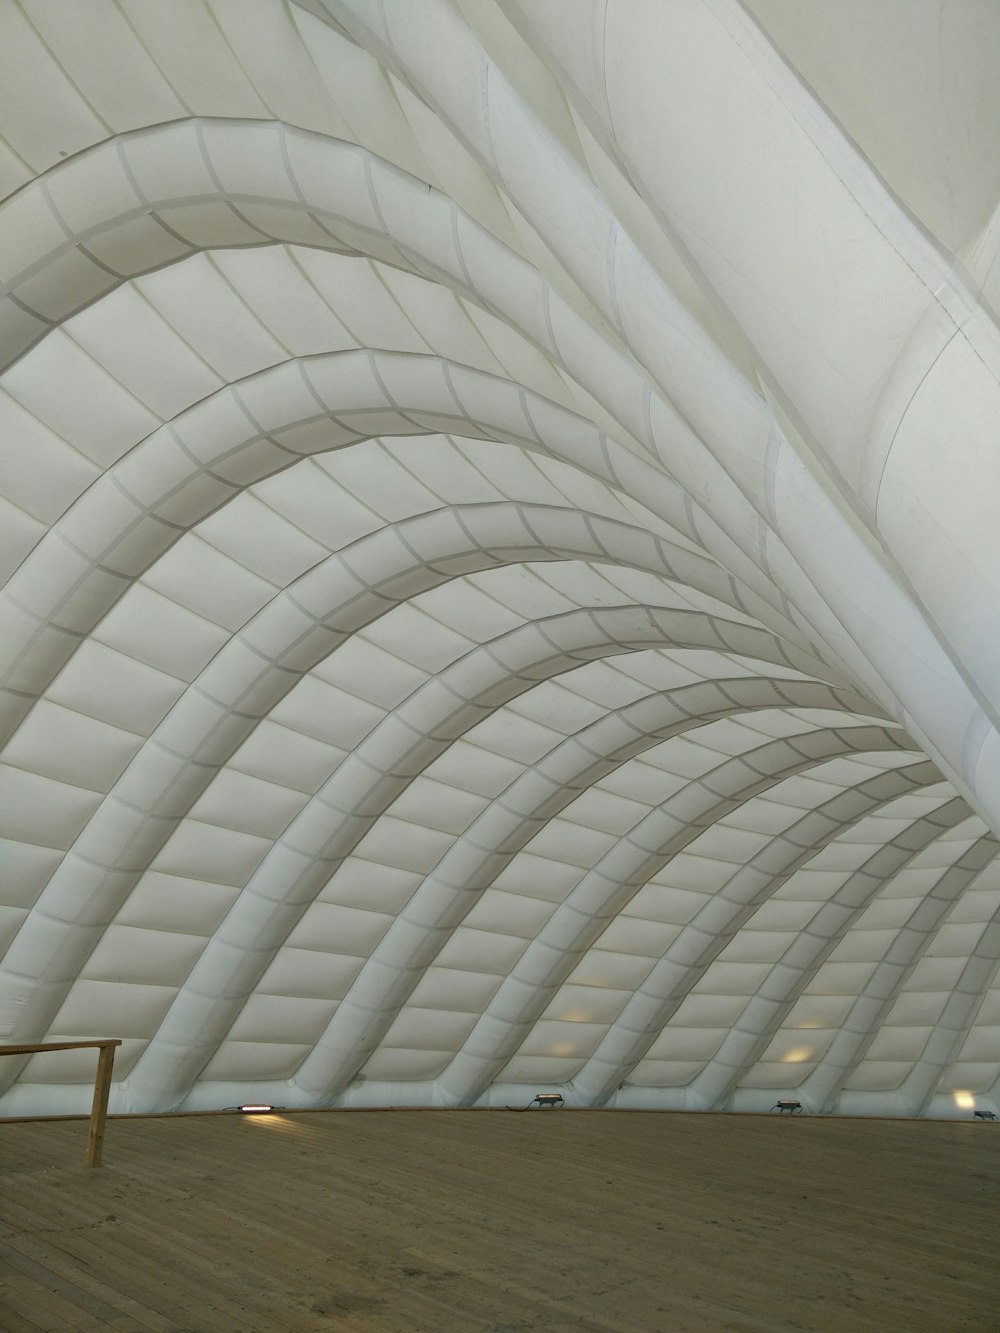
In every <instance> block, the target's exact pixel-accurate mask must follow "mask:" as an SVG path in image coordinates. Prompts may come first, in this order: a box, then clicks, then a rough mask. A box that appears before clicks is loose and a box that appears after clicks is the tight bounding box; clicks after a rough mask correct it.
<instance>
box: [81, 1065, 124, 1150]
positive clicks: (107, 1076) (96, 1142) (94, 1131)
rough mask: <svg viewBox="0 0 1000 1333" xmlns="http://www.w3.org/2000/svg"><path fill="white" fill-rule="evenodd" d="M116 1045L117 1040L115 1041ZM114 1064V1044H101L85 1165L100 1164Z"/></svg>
mask: <svg viewBox="0 0 1000 1333" xmlns="http://www.w3.org/2000/svg"><path fill="white" fill-rule="evenodd" d="M115 1045H117V1042H116V1043H115ZM114 1064H115V1048H114V1046H110V1045H109V1046H105V1045H103V1044H102V1046H101V1051H100V1054H99V1055H98V1057H97V1077H96V1078H95V1080H94V1104H93V1106H92V1107H91V1110H90V1129H89V1130H88V1132H87V1156H86V1158H85V1160H84V1165H85V1166H100V1165H101V1149H102V1148H103V1147H104V1126H105V1124H106V1123H107V1119H108V1095H109V1094H110V1092H111V1071H112V1069H113V1068H114Z"/></svg>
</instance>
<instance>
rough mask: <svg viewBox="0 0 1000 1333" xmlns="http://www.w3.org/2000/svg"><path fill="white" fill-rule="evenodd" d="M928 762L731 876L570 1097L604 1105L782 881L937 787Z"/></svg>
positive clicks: (827, 806)
mask: <svg viewBox="0 0 1000 1333" xmlns="http://www.w3.org/2000/svg"><path fill="white" fill-rule="evenodd" d="M940 777H941V775H940V773H938V771H937V769H936V768H935V767H934V765H933V764H928V763H920V764H911V765H910V766H909V767H907V768H900V769H895V770H893V771H891V772H886V773H880V774H878V775H877V776H876V777H874V778H869V779H867V780H866V781H865V782H862V783H859V784H858V785H857V786H856V787H852V788H850V789H849V790H847V791H844V792H841V793H839V794H838V795H837V796H835V797H833V799H832V800H829V801H826V802H824V803H823V805H820V806H817V807H816V809H815V810H811V811H810V812H809V814H807V815H805V816H804V817H803V818H802V819H800V820H798V821H797V823H795V824H793V825H792V827H791V828H789V829H786V830H785V832H784V833H782V834H779V835H778V836H777V837H775V838H772V839H771V841H770V842H769V843H768V845H767V846H766V847H765V848H764V849H763V851H761V852H758V853H757V854H756V855H755V856H752V857H751V858H750V860H749V861H748V862H747V864H746V865H744V866H741V867H740V869H739V870H737V871H736V872H735V873H734V874H732V875H731V876H730V877H729V879H728V880H727V881H726V883H725V884H724V885H723V887H722V888H721V889H720V890H719V892H718V893H716V894H714V895H713V897H712V899H711V901H710V902H709V903H707V904H706V906H705V907H703V908H702V909H701V911H700V912H698V914H697V915H696V916H695V917H694V918H693V919H692V920H691V921H690V922H688V924H687V925H686V926H685V927H684V929H683V930H682V931H681V932H680V934H679V935H678V936H677V938H676V939H675V940H674V941H673V942H672V943H671V944H670V946H669V947H668V949H667V951H666V953H665V954H664V955H663V957H662V958H661V959H660V961H659V962H658V963H657V964H656V966H655V967H654V968H653V970H652V971H651V972H650V974H649V976H648V977H647V978H646V979H645V981H644V982H643V983H642V986H641V987H640V988H639V989H638V990H637V991H636V993H635V995H634V996H633V998H632V999H631V1000H630V1001H629V1002H628V1004H626V1006H625V1008H624V1009H623V1011H622V1013H621V1014H620V1016H619V1018H618V1020H617V1021H616V1023H615V1025H614V1027H613V1028H612V1029H611V1031H610V1032H609V1033H608V1034H607V1035H606V1036H605V1037H604V1039H603V1040H602V1041H601V1043H600V1045H599V1046H598V1048H597V1050H596V1051H595V1052H594V1054H593V1055H592V1056H591V1057H590V1059H589V1060H588V1061H587V1063H586V1064H585V1065H584V1067H583V1068H582V1069H581V1070H580V1071H579V1072H578V1073H577V1074H576V1075H575V1076H574V1078H573V1092H574V1096H575V1097H578V1098H579V1099H580V1101H581V1103H582V1104H583V1105H585V1106H601V1105H603V1104H604V1103H605V1102H606V1101H607V1100H608V1098H609V1097H611V1096H612V1095H613V1093H614V1091H615V1089H616V1088H619V1087H620V1086H621V1085H622V1083H624V1082H625V1081H626V1079H627V1078H628V1076H629V1074H630V1072H631V1071H632V1070H633V1069H634V1068H635V1066H636V1065H637V1064H638V1063H639V1061H640V1060H641V1059H642V1058H643V1057H644V1056H645V1054H646V1052H647V1051H648V1050H649V1048H650V1046H651V1045H652V1044H653V1042H654V1041H655V1040H656V1038H657V1037H658V1036H659V1034H660V1032H661V1031H662V1030H663V1028H664V1027H665V1026H666V1025H667V1023H668V1022H669V1021H670V1017H671V1015H672V1014H673V1013H675V1012H676V1010H677V1009H678V1008H679V1006H680V1004H681V1001H682V1000H683V999H684V998H685V996H686V995H687V994H688V993H689V992H690V991H691V989H692V988H693V987H694V986H695V985H696V983H697V982H698V980H699V979H700V977H701V976H702V974H703V973H704V971H705V969H706V968H707V967H708V965H709V963H711V962H712V961H713V959H715V958H717V957H718V955H719V954H720V953H721V952H722V950H723V949H724V948H725V946H726V945H727V944H728V943H729V941H730V940H731V939H732V937H733V936H734V935H735V933H736V931H737V930H738V929H739V928H740V927H741V926H742V925H743V924H744V923H745V922H746V921H747V920H748V919H749V918H750V917H751V916H752V915H753V913H754V912H755V911H756V910H757V908H758V907H759V906H760V904H761V903H762V902H765V901H767V899H768V898H770V897H771V895H772V894H773V893H775V891H776V890H777V889H778V888H779V887H780V886H781V885H782V884H783V883H784V881H785V880H786V879H788V877H789V876H790V875H792V874H794V872H795V871H796V870H797V869H799V867H800V866H802V865H805V863H806V862H807V861H809V860H811V859H812V857H814V856H815V855H816V853H817V852H818V851H819V850H820V848H822V847H825V846H826V844H827V843H828V842H831V841H832V840H833V839H834V838H836V837H837V836H838V835H839V834H840V833H842V832H843V830H844V829H845V828H849V827H850V826H851V824H854V823H857V821H858V820H859V819H861V818H863V817H864V816H865V815H867V814H870V813H871V811H873V810H875V809H878V807H879V806H882V805H885V804H887V803H888V802H889V801H894V800H896V798H897V797H899V796H901V795H903V794H904V793H905V792H910V791H914V790H916V789H917V788H919V787H928V786H930V785H931V784H932V783H934V782H939V781H940Z"/></svg>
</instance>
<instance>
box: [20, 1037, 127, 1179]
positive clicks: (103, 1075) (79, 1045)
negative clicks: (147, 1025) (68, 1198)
mask: <svg viewBox="0 0 1000 1333" xmlns="http://www.w3.org/2000/svg"><path fill="white" fill-rule="evenodd" d="M121 1044H122V1043H121V1038H120V1037H106V1038H104V1039H103V1040H102V1041H43V1042H39V1043H38V1044H37V1045H26V1046H21V1045H19V1046H0V1055H37V1054H38V1053H39V1052H41V1051H78V1050H84V1049H86V1048H88V1047H91V1046H96V1047H97V1048H98V1050H99V1051H100V1054H99V1055H98V1057H97V1076H96V1078H95V1079H94V1102H93V1105H92V1107H91V1110H90V1128H89V1131H88V1134H87V1155H86V1157H85V1158H84V1165H85V1166H100V1165H101V1149H102V1148H103V1147H104V1126H105V1123H106V1122H107V1118H108V1095H109V1094H110V1092H111V1071H112V1070H113V1069H114V1065H115V1047H116V1046H120V1045H121ZM53 1119H58V1117H53Z"/></svg>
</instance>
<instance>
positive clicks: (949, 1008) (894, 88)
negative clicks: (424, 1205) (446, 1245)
mask: <svg viewBox="0 0 1000 1333" xmlns="http://www.w3.org/2000/svg"><path fill="white" fill-rule="evenodd" d="M912 10H913V13H914V16H915V17H914V21H913V22H912V23H908V24H906V25H905V27H904V29H902V30H901V31H899V32H898V33H896V34H894V41H895V42H896V43H897V44H898V50H897V51H896V52H895V58H894V62H892V67H891V68H889V67H887V68H882V65H881V64H879V65H878V66H877V67H875V68H873V67H872V63H871V62H872V51H873V50H874V49H877V45H878V40H879V34H880V33H881V31H882V28H883V26H884V15H881V14H880V7H877V6H876V7H872V8H871V9H870V10H859V9H858V7H856V6H840V7H838V6H831V7H829V9H827V10H825V11H824V13H823V15H822V16H821V20H819V19H818V16H817V15H816V14H815V13H814V12H813V11H812V10H810V12H809V14H808V15H807V13H806V11H805V10H804V9H798V8H796V7H794V6H788V5H785V4H783V3H779V0H744V2H743V3H740V0H689V2H688V0H685V3H683V4H671V5H661V4H655V3H652V0H649V2H648V3H647V0H641V2H640V3H637V2H636V0H543V2H542V3H534V0H532V3H531V4H527V3H521V0H423V3H421V4H420V5H419V6H418V5H413V4H412V3H410V0H310V2H309V3H305V0H301V2H300V0H293V3H291V4H289V5H285V4H282V3H278V0H274V3H273V4H271V3H266V4H263V5H261V6H259V7H258V8H257V10H255V15H256V21H255V23H254V24H252V25H248V24H246V23H244V22H241V21H240V19H239V14H238V12H237V11H236V10H235V9H234V10H233V11H232V12H230V11H228V10H225V9H221V8H217V7H211V6H210V5H209V4H208V2H207V0H190V3H186V4H185V5H184V6H183V8H182V9H174V8H173V7H163V6H147V5H144V4H139V3H133V2H132V0H121V3H113V0H93V3H91V4H88V6H87V7H86V15H85V17H84V16H83V11H82V9H81V10H77V9H75V8H74V7H65V6H59V7H51V8H49V7H45V6H37V5H28V4H24V5H22V4H21V3H12V4H9V5H7V6H5V7H3V8H2V9H0V86H3V88H4V90H5V91H4V100H3V107H2V110H0V134H2V135H3V136H4V137H3V139H2V140H0V199H2V202H0V265H2V269H0V284H2V285H0V367H2V370H0V424H2V427H3V429H2V431H0V495H2V501H3V506H4V522H3V525H2V540H0V559H2V561H3V571H4V589H3V593H2V597H0V652H2V668H0V669H2V682H0V738H2V744H3V746H4V750H3V756H2V761H0V820H2V829H0V836H2V839H3V842H2V853H0V854H2V859H3V867H4V873H3V876H2V879H0V1044H4V1043H7V1044H14V1043H26V1044H27V1043H37V1042H43V1041H74V1040H76V1041H85V1040H88V1039H94V1038H101V1037H109V1036H114V1037H121V1038H122V1039H123V1045H122V1047H121V1048H120V1050H119V1052H118V1054H117V1057H116V1067H115V1083H114V1085H113V1089H112V1101H111V1106H112V1110H117V1111H157V1110H170V1109H178V1108H186V1109H203V1108H213V1107H222V1106H233V1105H238V1104H240V1103H243V1102H249V1101H255V1102H257V1101H266V1102H269V1103H272V1104H275V1105H284V1106H342V1105H354V1106H364V1105H440V1106H474V1105H481V1106H489V1105H504V1104H514V1105H524V1104H527V1103H528V1102H529V1101H530V1100H531V1099H532V1098H533V1097H534V1096H535V1094H536V1093H537V1092H539V1091H546V1092H552V1093H557V1092H558V1093H560V1094H561V1095H562V1096H563V1098H564V1099H565V1102H566V1103H567V1104H569V1105H573V1106H610V1107H615V1106H621V1107H630V1106H632V1107H651V1108H655V1107H662V1108H684V1109H743V1110H760V1111H766V1110H768V1109H769V1108H770V1107H772V1106H774V1105H775V1103H776V1102H777V1101H778V1100H779V1099H781V1100H789V1099H792V1100H798V1101H801V1103H802V1105H803V1107H804V1108H805V1109H807V1110H809V1111H813V1112H817V1113H818V1112H831V1111H840V1112H843V1113H850V1114H855V1113H860V1114H882V1115H900V1114H902V1115H931V1116H949V1115H957V1116H967V1115H969V1114H970V1111H971V1110H973V1109H976V1110H981V1111H994V1112H1000V1094H998V1088H1000V1043H998V1041H997V1037H998V1035H1000V983H998V980H997V971H998V962H1000V860H998V856H997V853H998V852H1000V844H998V842H997V835H998V833H1000V736H998V731H997V727H998V725H1000V694H998V689H997V681H998V680H1000V670H998V667H1000V663H998V653H1000V629H998V627H1000V619H998V615H997V611H996V606H997V605H998V604H1000V599H998V594H1000V588H998V586H997V584H998V581H1000V574H998V571H1000V547H998V542H1000V537H998V528H997V524H996V521H995V507H996V506H995V498H996V495H997V494H998V492H1000V473H998V466H1000V465H998V463H997V451H996V449H995V439H994V436H995V422H996V420H997V416H998V410H1000V383H998V370H1000V339H998V335H997V299H998V294H1000V285H998V284H1000V277H998V274H1000V263H998V253H1000V220H998V219H1000V150H998V148H997V143H998V140H997V136H996V134H995V125H996V123H997V116H998V115H1000V90H998V88H997V85H996V80H995V78H994V77H993V73H992V72H993V70H995V66H996V60H997V58H1000V12H998V13H993V12H992V11H989V12H988V11H986V9H985V8H984V7H976V6H970V5H964V4H961V3H949V0H943V2H942V0H938V2H937V3H933V4H932V3H931V0H915V2H914V4H913V6H912ZM925 10H926V14H925V13H924V11H925ZM917 11H919V12H920V14H922V15H923V17H924V18H925V19H927V21H919V22H918V21H916V18H917V17H918V15H917ZM178 15H180V18H178ZM931 18H933V22H931V21H930V19H931ZM814 20H817V21H821V26H822V33H821V34H818V33H817V31H816V30H814V28H813V26H812V25H813V21H814ZM869 29H870V31H868V30H869ZM195 51H196V52H197V59H196V60H195V59H192V53H193V52H195ZM41 100H44V105H45V107H46V114H45V116H44V117H43V116H39V115H38V114H37V107H38V105H39V104H40V101H41ZM917 121H919V122H920V123H924V122H925V121H926V125H925V130H926V132H925V133H924V134H923V135H922V136H914V134H913V133H912V132H911V131H912V126H913V124H914V123H916V122H917ZM916 144H919V149H918V148H917V147H915V145H916ZM921 154H922V155H923V156H921ZM92 1063H93V1052H91V1051H67V1052H62V1053H58V1054H55V1053H45V1054H42V1055H37V1056H33V1057H31V1058H13V1057H6V1058H5V1059H4V1061H2V1062H0V1115H13V1114H44V1113H47V1112H62V1111H80V1110H83V1109H85V1108H86V1107H87V1105H88V1104H89V1100H90V1096H91V1080H92V1072H93V1071H92Z"/></svg>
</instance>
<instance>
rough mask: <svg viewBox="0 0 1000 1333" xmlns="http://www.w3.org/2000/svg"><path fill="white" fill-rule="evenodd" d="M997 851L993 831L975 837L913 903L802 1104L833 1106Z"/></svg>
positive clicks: (804, 1093) (812, 1076)
mask: <svg viewBox="0 0 1000 1333" xmlns="http://www.w3.org/2000/svg"><path fill="white" fill-rule="evenodd" d="M998 856H1000V843H998V842H997V839H996V837H995V836H994V835H993V834H992V833H987V834H984V835H983V837H981V838H978V839H977V840H976V841H975V842H974V843H973V844H972V846H971V847H969V848H968V849H967V850H966V851H965V852H963V853H962V855H961V856H960V857H958V859H957V860H956V861H955V863H954V865H951V866H949V867H948V869H947V870H946V871H945V872H944V873H943V874H942V875H941V876H940V878H939V879H938V880H937V882H936V883H935V885H934V887H933V888H932V889H931V890H930V892H929V893H927V894H926V895H925V896H924V897H923V898H922V899H921V901H920V903H919V904H918V906H917V907H916V908H914V911H913V913H912V915H911V916H910V919H909V920H908V921H907V923H906V925H905V926H904V927H903V928H902V929H901V930H900V932H899V935H898V936H897V938H896V940H895V941H894V942H893V945H892V948H891V949H890V950H889V952H888V953H887V954H886V956H885V958H883V959H882V960H881V962H879V963H878V964H877V965H876V967H875V970H874V971H873V972H872V975H871V977H870V978H869V979H868V981H867V983H866V984H865V987H864V989H863V990H862V991H861V994H860V995H858V997H857V999H856V1000H855V1001H854V1003H853V1004H852V1005H851V1009H850V1012H849V1013H848V1015H847V1017H846V1018H845V1019H844V1021H843V1023H842V1024H841V1027H840V1029H839V1030H838V1032H837V1033H836V1034H835V1035H834V1038H833V1041H832V1042H831V1043H830V1048H829V1050H828V1051H827V1052H826V1054H825V1055H824V1056H823V1058H822V1060H820V1062H819V1064H818V1065H817V1066H816V1068H815V1069H814V1070H813V1071H812V1073H810V1074H809V1075H808V1076H807V1077H806V1079H805V1081H804V1082H803V1084H802V1087H801V1088H800V1089H799V1095H800V1098H801V1100H802V1101H803V1105H808V1106H810V1107H812V1109H813V1110H815V1111H818V1112H824V1111H831V1110H833V1109H834V1106H835V1104H836V1098H837V1095H838V1093H839V1092H840V1090H841V1089H842V1088H843V1086H844V1083H845V1082H846V1080H847V1078H848V1076H849V1074H850V1073H851V1072H852V1071H853V1070H854V1069H856V1068H857V1067H858V1065H859V1064H860V1063H861V1061H862V1060H863V1059H864V1058H865V1053H866V1052H867V1050H868V1048H869V1046H870V1045H871V1043H872V1041H873V1040H874V1038H875V1036H876V1034H877V1033H878V1031H879V1029H880V1028H881V1026H882V1024H883V1022H884V1021H885V1019H886V1018H887V1017H888V1015H889V1011H890V1010H891V1008H892V1006H893V1004H895V1002H896V999H897V997H898V995H899V993H900V990H901V989H902V986H903V984H904V983H905V981H906V979H907V977H908V976H909V975H910V973H911V972H912V971H913V968H914V967H915V966H916V964H917V963H918V962H919V961H920V959H921V958H922V957H923V955H924V953H925V951H926V949H927V946H928V945H929V944H930V942H931V941H932V940H933V938H934V934H935V932H936V931H937V929H938V927H939V926H940V925H941V923H942V922H943V921H944V920H945V918H946V917H947V915H948V913H949V912H950V911H951V909H952V907H953V906H954V905H955V903H956V902H957V901H958V899H959V898H960V897H961V895H962V894H963V893H964V892H965V890H966V889H967V888H968V887H969V886H970V885H971V884H973V883H974V882H975V880H976V879H977V878H978V876H979V875H980V874H981V873H982V872H983V870H984V869H985V868H986V867H987V866H989V865H991V864H992V863H993V862H994V861H995V860H996V859H997V857H998Z"/></svg>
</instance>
